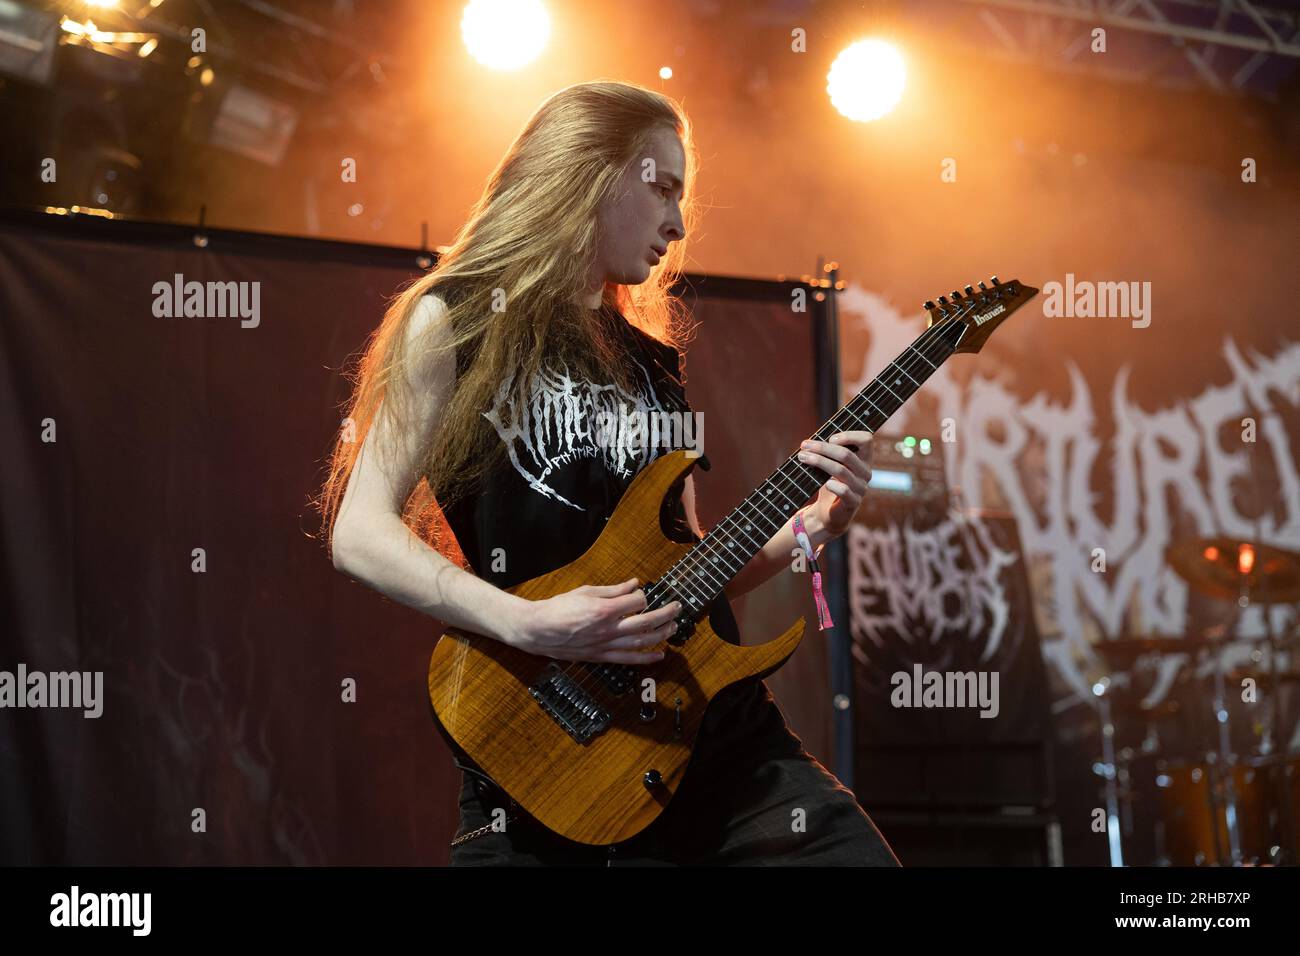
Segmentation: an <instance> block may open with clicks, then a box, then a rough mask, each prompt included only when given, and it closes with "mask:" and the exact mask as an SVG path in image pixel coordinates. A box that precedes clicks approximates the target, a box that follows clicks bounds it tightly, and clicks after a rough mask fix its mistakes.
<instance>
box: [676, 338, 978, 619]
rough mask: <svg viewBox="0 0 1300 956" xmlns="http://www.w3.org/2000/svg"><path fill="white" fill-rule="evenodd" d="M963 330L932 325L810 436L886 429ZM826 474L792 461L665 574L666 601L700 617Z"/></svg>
mask: <svg viewBox="0 0 1300 956" xmlns="http://www.w3.org/2000/svg"><path fill="white" fill-rule="evenodd" d="M963 331H964V326H963V325H962V324H961V323H960V322H944V323H940V324H937V325H934V326H932V327H931V328H929V329H927V330H926V331H925V332H923V333H922V334H921V335H920V336H919V337H918V338H917V340H916V341H915V342H913V343H912V344H911V345H909V346H908V347H907V348H906V349H904V350H903V352H902V353H901V354H900V355H899V356H898V358H896V359H894V361H892V362H890V363H889V364H888V365H887V366H885V369H884V371H882V372H881V373H880V374H879V375H877V376H876V377H875V378H874V379H872V381H871V382H870V384H868V385H867V386H866V388H864V389H862V390H861V391H860V392H858V393H857V394H856V395H855V396H853V398H852V399H850V400H849V401H848V402H847V403H845V404H844V405H843V406H842V407H841V408H840V410H839V411H837V412H836V413H835V414H834V415H832V416H831V417H830V418H829V419H827V420H826V421H825V422H824V423H823V424H822V425H821V427H819V428H818V429H817V430H816V431H815V432H813V433H812V435H811V436H810V437H811V438H812V439H813V440H815V441H827V440H829V438H830V437H831V436H832V435H836V434H839V433H840V432H843V431H859V430H864V429H865V430H866V431H870V432H873V433H874V432H876V431H879V430H880V427H881V426H882V425H884V423H885V422H887V421H888V420H889V419H890V417H891V416H892V415H893V414H894V413H895V412H896V411H898V410H899V409H900V408H902V407H903V404H904V403H905V402H906V401H907V400H908V399H909V398H911V397H912V396H913V395H914V394H915V393H916V391H917V390H918V389H919V388H920V387H921V385H922V384H923V383H924V382H925V380H926V379H928V378H929V377H930V375H932V374H933V373H934V372H935V370H936V369H938V367H939V366H940V365H942V364H943V363H944V361H946V360H947V358H948V357H949V356H950V355H952V354H953V351H954V349H955V348H956V346H957V344H958V343H959V342H960V340H961V336H962V333H963ZM826 477H827V476H826V474H825V472H823V471H821V470H820V469H818V468H816V467H815V466H813V465H807V464H804V463H803V462H802V461H800V460H799V459H798V457H797V455H796V456H791V457H789V458H787V459H786V460H785V461H784V462H782V463H781V464H780V465H779V466H778V467H777V468H776V469H775V470H774V471H773V472H772V473H771V474H770V475H768V476H767V478H766V479H764V480H763V482H762V483H761V484H759V486H758V487H757V488H755V489H754V491H752V492H751V493H750V494H749V495H748V496H747V497H746V498H745V499H744V500H743V501H742V502H741V503H740V504H739V505H737V506H736V507H735V508H733V509H732V510H731V511H730V512H729V513H728V514H727V515H726V516H725V517H724V518H723V519H722V520H721V521H719V522H718V523H717V524H716V525H715V526H714V527H713V528H712V529H711V530H710V531H709V533H708V534H707V535H705V536H704V538H703V539H702V540H701V541H700V542H698V543H697V544H696V545H695V546H694V547H693V548H692V549H691V550H690V551H689V552H687V553H686V554H685V555H683V557H682V558H681V559H680V560H679V561H678V562H677V563H676V564H674V565H673V566H672V567H671V568H670V569H669V570H668V572H667V573H666V574H665V575H664V576H663V578H662V579H661V580H662V582H663V584H665V585H667V586H668V587H669V589H670V590H671V591H672V594H671V595H670V596H669V597H668V598H666V599H665V603H666V601H667V600H673V599H677V600H681V601H682V602H683V604H684V605H686V606H687V607H688V608H689V609H690V611H691V612H692V614H693V615H695V614H699V613H701V612H703V610H704V609H705V608H707V607H708V606H709V605H710V604H711V603H712V602H713V600H714V599H715V598H716V597H717V596H718V595H719V594H721V593H722V591H723V589H724V588H725V587H726V586H727V584H729V583H730V582H731V580H732V578H734V577H735V576H736V575H737V574H739V573H740V569H741V568H743V567H744V566H745V565H747V564H748V563H749V562H750V560H751V559H752V558H753V557H754V556H755V555H756V554H758V552H759V551H761V550H762V549H763V546H764V545H765V544H766V543H767V542H768V541H769V540H770V539H771V538H772V536H773V535H774V534H776V533H777V531H779V530H780V529H781V528H782V527H784V526H785V523H786V522H787V521H788V520H790V517H791V516H792V515H793V514H794V513H795V512H796V511H798V510H799V509H800V508H801V507H803V505H804V504H805V503H806V502H807V501H808V499H809V498H811V497H812V496H813V495H814V494H815V493H816V492H817V490H818V489H819V488H820V487H821V486H822V484H823V483H824V482H825V481H826Z"/></svg>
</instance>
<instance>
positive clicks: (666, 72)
mask: <svg viewBox="0 0 1300 956" xmlns="http://www.w3.org/2000/svg"><path fill="white" fill-rule="evenodd" d="M672 78H673V68H672V67H671V66H661V67H659V79H661V80H671V79H672Z"/></svg>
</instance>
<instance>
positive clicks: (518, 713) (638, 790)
mask: <svg viewBox="0 0 1300 956" xmlns="http://www.w3.org/2000/svg"><path fill="white" fill-rule="evenodd" d="M694 464H695V459H691V458H689V457H688V456H687V454H686V452H684V451H675V452H672V453H671V454H667V455H663V456H661V457H659V458H657V459H656V460H655V461H653V462H651V463H650V464H649V465H648V466H646V467H645V468H644V469H642V471H641V472H640V473H639V474H638V475H637V476H636V478H635V479H634V480H633V482H632V484H631V485H630V486H629V488H628V490H627V491H626V492H625V493H624V495H623V498H622V499H621V500H620V502H619V504H618V506H617V508H616V509H615V511H614V513H613V514H612V515H611V516H610V518H609V521H608V523H607V524H606V526H605V529H604V530H603V531H602V532H601V535H600V537H599V538H598V539H597V540H596V542H595V543H594V544H593V545H592V546H591V548H590V549H588V551H587V552H586V553H585V554H584V555H583V556H582V557H580V558H579V559H578V560H576V561H574V562H573V563H572V564H569V565H566V566H564V567H562V568H559V569H557V570H555V571H552V572H550V573H549V574H544V575H542V576H541V577H538V578H533V579H532V580H531V581H526V582H524V583H523V584H520V585H518V586H516V587H513V588H510V589H509V590H510V593H512V594H517V595H519V596H521V597H525V598H529V599H530V600H540V599H543V598H547V597H550V596H552V595H555V594H560V593H563V592H565V591H571V590H573V589H574V588H576V587H579V586H581V585H584V584H594V585H605V584H618V583H620V582H622V581H626V580H628V579H629V578H632V577H636V578H638V579H639V580H640V581H641V583H642V585H645V584H647V583H648V582H653V581H656V580H658V579H659V577H660V576H661V575H662V574H663V573H664V572H665V571H666V570H667V569H668V568H670V567H671V566H672V565H673V564H674V562H676V561H677V560H678V559H680V558H681V557H682V556H683V555H684V554H686V553H687V552H688V551H689V550H690V548H691V545H690V544H682V543H678V542H675V541H672V540H670V539H669V538H668V537H666V536H665V535H664V533H663V530H662V528H661V525H660V514H661V513H662V509H663V506H664V504H665V499H666V498H667V496H668V495H669V494H677V493H679V491H680V484H679V479H681V478H683V476H684V475H685V473H686V472H688V471H689V470H690V469H691V468H692V467H693V466H694ZM685 632H686V631H685V629H683V630H680V631H679V632H678V635H677V636H680V635H681V634H682V633H685ZM803 635H804V619H803V618H802V617H801V618H799V619H798V620H797V621H796V622H795V623H794V625H793V626H792V627H791V628H790V629H789V630H787V631H786V632H785V633H783V634H782V635H781V636H780V637H778V638H777V639H775V640H773V641H770V642H768V643H766V644H762V645H758V646H754V647H740V646H737V645H735V644H731V643H728V642H727V641H724V640H723V639H722V638H720V637H719V636H718V635H717V634H716V633H714V631H713V629H712V627H711V626H710V624H709V618H708V616H707V614H705V615H704V616H703V617H701V618H700V619H699V620H697V621H696V622H695V625H694V630H693V631H692V632H689V636H687V637H686V638H685V640H684V641H683V642H682V643H681V644H680V646H675V645H674V644H673V643H665V644H662V645H660V648H661V649H662V650H664V651H665V653H666V656H665V658H664V659H663V660H662V661H658V662H656V663H653V664H641V665H600V664H594V663H587V664H579V663H577V662H574V661H555V660H552V659H550V658H545V657H537V656H534V655H532V654H527V653H525V652H523V651H520V650H517V649H515V648H513V647H510V646H508V645H506V644H503V643H501V642H500V641H496V640H492V639H490V638H486V637H482V636H479V635H475V634H470V633H465V632H462V631H460V630H459V629H455V628H453V629H450V630H448V631H446V632H445V633H444V634H443V635H442V636H441V637H440V638H439V640H438V644H437V646H436V647H435V648H434V652H433V657H432V659H431V660H430V663H429V698H430V700H431V701H432V704H433V709H434V712H435V714H436V715H437V719H438V721H439V723H440V724H441V725H442V729H443V731H444V732H445V733H446V734H448V735H449V736H450V737H451V738H452V739H453V740H455V742H456V743H457V744H458V745H459V746H460V747H461V748H462V749H463V750H464V751H465V752H466V753H467V754H468V755H469V756H470V757H471V758H472V759H473V760H474V762H475V763H477V764H478V765H479V766H480V767H482V768H483V770H484V771H485V772H486V773H487V774H488V775H489V776H490V777H492V779H493V780H495V781H496V782H497V783H498V784H499V785H500V786H501V787H503V788H504V789H505V791H506V792H507V793H508V794H509V795H510V796H511V798H513V799H514V801H515V802H516V803H518V804H519V806H520V807H521V808H522V809H523V810H524V811H525V812H527V813H528V814H529V815H530V816H532V817H533V818H534V819H536V820H537V821H538V822H540V823H541V824H543V825H544V826H546V827H547V828H549V829H550V830H553V831H554V832H556V833H558V834H560V835H561V836H564V837H567V838H569V839H570V840H575V841H577V842H579V843H587V844H593V845H605V844H612V843H618V842H621V841H623V840H627V839H630V838H632V837H633V836H635V835H636V834H637V833H639V832H640V831H642V830H643V829H645V828H646V827H647V826H649V825H650V824H651V823H653V822H654V820H655V819H656V818H657V817H658V816H659V815H660V814H661V813H662V812H663V811H664V808H665V807H667V806H668V803H669V801H670V800H672V798H673V795H674V794H675V793H676V792H677V789H678V787H679V786H680V785H681V782H682V778H683V776H684V775H685V773H686V767H687V764H688V763H689V762H690V759H691V753H692V749H693V747H694V744H695V740H696V737H697V735H698V732H699V729H700V724H701V721H702V720H703V718H704V712H705V709H706V708H707V707H708V705H709V702H710V701H711V700H712V699H713V698H714V697H715V696H716V695H717V694H718V693H719V692H720V691H721V690H723V689H724V688H726V687H727V686H729V685H731V684H734V683H736V682H737V681H740V680H743V679H745V678H749V677H754V676H759V675H764V676H765V675H767V674H770V673H772V672H773V671H775V670H776V669H777V668H779V667H780V666H781V665H782V664H784V663H785V661H786V660H788V659H789V657H790V655H791V654H793V653H794V651H795V649H796V648H797V647H798V646H799V642H800V641H801V640H802V639H803ZM602 667H603V668H604V669H603V670H602ZM565 674H567V676H568V678H571V679H573V680H574V682H575V684H577V685H578V686H576V687H575V686H573V685H569V684H566V683H565V679H566V678H565ZM647 679H648V680H650V681H653V685H652V687H653V703H651V704H649V705H647V703H646V701H645V697H646V696H647V694H646V690H647V686H648V685H647V684H646V681H647ZM647 707H648V708H649V709H647ZM602 721H603V722H604V724H605V725H604V726H603V727H601V728H600V729H599V730H598V731H594V732H593V730H592V728H593V727H594V726H598V725H599V724H600V723H601V722H602ZM566 725H567V726H566Z"/></svg>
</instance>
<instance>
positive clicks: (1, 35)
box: [0, 0, 59, 85]
mask: <svg viewBox="0 0 1300 956" xmlns="http://www.w3.org/2000/svg"><path fill="white" fill-rule="evenodd" d="M58 36H59V25H58V17H57V15H55V14H53V13H46V12H45V11H43V10H33V9H30V8H28V7H25V6H23V5H22V4H19V3H14V2H13V0H0V73H6V74H8V75H10V76H16V77H18V78H19V79H23V80H26V81H28V82H30V83H40V84H42V85H48V84H49V82H50V77H51V76H52V75H53V71H54V50H55V48H56V47H57V46H58Z"/></svg>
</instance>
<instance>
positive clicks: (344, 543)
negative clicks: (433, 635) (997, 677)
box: [334, 296, 680, 664]
mask: <svg viewBox="0 0 1300 956" xmlns="http://www.w3.org/2000/svg"><path fill="white" fill-rule="evenodd" d="M446 314H447V312H446V305H445V304H444V303H443V302H442V301H441V300H438V299H436V297H435V296H424V297H423V298H422V299H421V300H420V304H419V305H418V306H417V307H416V312H415V314H414V315H413V316H412V321H411V325H410V328H409V329H408V332H407V336H408V341H415V340H416V339H418V338H420V337H422V336H424V335H431V336H433V337H434V339H433V341H434V342H435V343H436V342H437V341H438V337H439V336H443V335H446V334H447V332H448V329H447V326H446V323H445V321H444V319H445V317H446ZM455 383H456V363H455V360H454V357H453V356H452V355H451V354H450V353H444V354H443V355H441V356H439V357H438V358H436V359H428V360H426V361H425V362H424V363H423V366H422V367H414V368H413V370H412V372H411V374H410V377H409V381H408V382H407V387H409V388H410V390H411V394H412V396H413V402H414V403H415V404H414V405H413V408H414V409H415V410H416V415H415V421H414V422H413V428H414V430H415V431H416V432H417V433H418V434H423V435H431V434H433V433H434V430H435V429H436V428H437V427H438V425H439V423H440V422H441V420H442V413H443V410H444V409H445V407H446V403H447V401H448V399H449V398H450V396H451V393H452V389H453V387H454V386H455ZM403 437H404V439H405V440H399V438H398V436H396V435H394V434H393V433H392V428H391V427H390V423H389V420H388V418H387V416H385V415H384V410H383V407H382V406H381V407H380V410H379V414H378V415H377V416H376V420H375V424H374V426H373V427H372V428H371V429H370V430H369V432H368V433H367V434H366V437H365V441H364V443H363V444H362V446H361V451H360V454H359V455H358V456H357V462H356V466H355V467H354V468H353V470H352V474H351V476H350V478H349V479H348V487H347V490H346V491H345V492H344V495H343V501H342V502H341V504H340V505H339V513H338V518H337V519H336V521H335V524H334V567H335V568H337V569H338V570H340V571H342V572H343V573H345V574H347V575H348V576H349V577H353V578H356V579H357V580H358V581H361V582H362V583H363V584H366V585H369V586H370V587H372V588H374V589H375V590H376V591H379V592H380V593H382V594H385V595H387V596H388V597H390V598H391V599H393V600H394V601H397V602H399V603H401V604H405V605H406V606H407V607H411V608H414V609H415V610H417V611H421V612H423V613H425V614H427V615H429V616H430V617H432V618H436V619H437V620H439V621H441V622H443V623H445V624H448V625H451V626H452V627H458V628H462V629H464V630H466V631H469V632H471V633H474V634H481V635H483V636H485V637H490V638H494V639H496V640H499V641H502V642H503V643H506V644H510V645H512V646H515V647H518V648H520V649H521V650H525V651H528V652H530V653H535V654H544V655H546V656H549V657H555V658H568V659H572V660H598V661H614V662H619V663H638V664H639V663H645V662H649V661H654V660H658V659H661V658H662V657H663V654H662V653H660V652H656V651H651V650H649V648H651V647H653V646H654V645H655V644H658V643H661V642H662V641H663V640H665V639H666V638H667V637H668V636H669V635H671V634H672V632H673V631H674V630H676V627H675V625H674V624H673V623H672V617H673V615H675V614H676V613H677V611H678V610H680V607H679V606H678V605H677V604H676V603H675V602H674V603H673V604H670V605H668V606H666V607H663V608H659V609H656V610H654V611H647V612H646V613H640V612H641V611H644V610H645V608H646V607H647V604H646V597H645V594H644V592H643V591H640V590H637V585H638V582H636V581H635V580H632V581H627V582H624V583H623V584H615V585H603V586H590V585H584V586H582V587H579V588H575V589H574V590H573V591H569V592H566V593H564V594H559V595H555V596H554V597H551V598H548V599H546V600H543V601H530V600H528V599H526V598H522V597H519V596H517V595H514V594H510V593H509V592H507V591H503V590H502V589H500V588H498V587H495V586H493V585H491V584H489V583H488V582H487V581H484V580H483V579H482V578H479V577H478V576H476V575H473V574H470V573H469V572H467V571H464V570H462V569H461V568H459V567H457V566H456V565H455V564H453V563H452V562H451V561H449V560H447V559H446V558H445V557H443V556H442V555H441V554H439V553H438V552H437V551H436V550H435V549H433V548H431V547H429V546H428V545H427V544H425V543H424V541H422V540H421V539H420V537H419V536H418V535H416V534H415V533H414V532H412V531H411V530H410V529H409V528H408V527H407V526H406V524H405V522H403V521H402V518H401V514H402V509H403V507H404V506H405V504H406V499H407V497H408V496H409V494H410V491H411V489H412V488H413V487H414V485H415V482H416V481H417V480H418V477H419V475H418V472H419V468H420V465H419V462H418V460H417V458H418V456H419V451H418V446H419V443H418V442H416V441H414V440H412V439H411V436H403Z"/></svg>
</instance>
